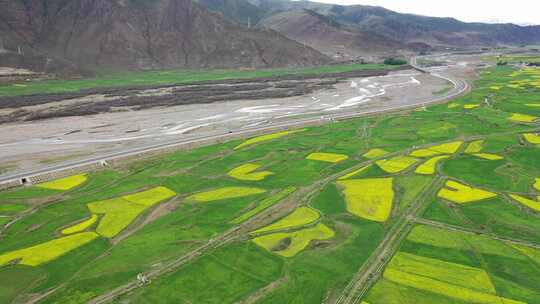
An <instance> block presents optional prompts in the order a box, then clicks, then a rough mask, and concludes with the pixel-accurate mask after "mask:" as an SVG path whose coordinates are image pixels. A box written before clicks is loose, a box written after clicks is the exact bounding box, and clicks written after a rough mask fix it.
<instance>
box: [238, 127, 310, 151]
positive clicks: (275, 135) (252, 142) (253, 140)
mask: <svg viewBox="0 0 540 304" xmlns="http://www.w3.org/2000/svg"><path fill="white" fill-rule="evenodd" d="M303 131H305V130H295V131H283V132H278V133H272V134H267V135H263V136H257V137H254V138H251V139H248V140H246V141H245V142H243V143H241V144H240V145H238V146H236V147H235V148H234V149H235V150H239V149H242V148H245V147H248V146H251V145H255V144H258V143H262V142H267V141H270V140H274V139H279V138H282V137H285V136H288V135H291V134H295V133H299V132H303Z"/></svg>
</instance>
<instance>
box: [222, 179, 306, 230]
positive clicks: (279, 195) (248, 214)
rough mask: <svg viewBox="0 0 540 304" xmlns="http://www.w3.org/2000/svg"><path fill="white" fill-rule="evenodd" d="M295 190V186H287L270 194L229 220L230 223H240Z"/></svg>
mask: <svg viewBox="0 0 540 304" xmlns="http://www.w3.org/2000/svg"><path fill="white" fill-rule="evenodd" d="M295 191H296V188H295V187H287V188H285V189H283V190H282V191H280V192H278V193H277V194H275V195H272V196H270V197H268V198H266V199H264V200H262V201H261V202H260V203H259V204H258V205H257V207H255V208H253V209H251V210H249V211H248V212H246V213H243V214H242V215H240V216H239V217H237V218H235V219H234V220H233V221H231V223H233V224H240V223H242V222H244V221H246V220H248V219H250V218H251V217H253V216H255V215H257V214H259V213H260V212H262V211H264V210H266V209H268V208H270V207H272V206H273V205H275V204H277V203H278V202H279V201H281V200H283V199H285V198H286V197H287V196H289V195H290V194H292V193H293V192H295Z"/></svg>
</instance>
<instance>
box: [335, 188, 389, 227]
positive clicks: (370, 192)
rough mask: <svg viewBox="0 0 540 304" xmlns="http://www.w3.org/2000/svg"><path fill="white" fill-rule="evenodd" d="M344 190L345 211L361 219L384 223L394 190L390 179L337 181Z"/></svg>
mask: <svg viewBox="0 0 540 304" xmlns="http://www.w3.org/2000/svg"><path fill="white" fill-rule="evenodd" d="M337 184H338V185H339V186H341V187H343V188H344V190H343V192H344V193H345V202H346V203H347V211H349V212H350V213H351V214H354V215H357V216H359V217H361V218H364V219H367V220H371V221H376V222H385V221H386V220H387V219H388V217H389V216H390V213H391V211H392V203H393V201H394V189H393V179H392V178H372V179H356V180H344V181H338V182H337Z"/></svg>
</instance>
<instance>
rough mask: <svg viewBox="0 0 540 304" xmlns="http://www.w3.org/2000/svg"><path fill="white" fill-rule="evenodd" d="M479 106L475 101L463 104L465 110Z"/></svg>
mask: <svg viewBox="0 0 540 304" xmlns="http://www.w3.org/2000/svg"><path fill="white" fill-rule="evenodd" d="M479 106H480V105H479V104H477V103H469V104H466V105H464V106H463V108H464V109H466V110H472V109H476V108H478V107H479Z"/></svg>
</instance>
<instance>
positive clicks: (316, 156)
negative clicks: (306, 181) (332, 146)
mask: <svg viewBox="0 0 540 304" xmlns="http://www.w3.org/2000/svg"><path fill="white" fill-rule="evenodd" d="M348 158H349V157H348V156H347V155H344V154H336V153H321V152H316V153H311V154H310V155H308V156H307V157H306V159H309V160H316V161H322V162H327V163H339V162H341V161H344V160H346V159H348Z"/></svg>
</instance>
